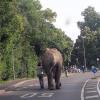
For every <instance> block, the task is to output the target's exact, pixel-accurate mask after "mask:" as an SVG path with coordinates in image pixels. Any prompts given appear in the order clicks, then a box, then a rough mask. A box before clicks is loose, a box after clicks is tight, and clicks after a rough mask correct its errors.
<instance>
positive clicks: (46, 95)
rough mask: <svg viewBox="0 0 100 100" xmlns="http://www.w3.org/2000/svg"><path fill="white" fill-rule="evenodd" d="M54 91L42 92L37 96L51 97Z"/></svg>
mask: <svg viewBox="0 0 100 100" xmlns="http://www.w3.org/2000/svg"><path fill="white" fill-rule="evenodd" d="M53 94H54V93H43V94H41V95H40V96H38V97H52V96H53Z"/></svg>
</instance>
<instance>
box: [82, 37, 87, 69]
mask: <svg viewBox="0 0 100 100" xmlns="http://www.w3.org/2000/svg"><path fill="white" fill-rule="evenodd" d="M82 39H83V54H84V67H85V68H86V56H85V45H84V39H85V36H82Z"/></svg>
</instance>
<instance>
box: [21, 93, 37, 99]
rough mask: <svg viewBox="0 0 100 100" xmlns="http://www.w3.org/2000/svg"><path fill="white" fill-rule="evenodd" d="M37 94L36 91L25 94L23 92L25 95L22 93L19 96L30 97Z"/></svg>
mask: <svg viewBox="0 0 100 100" xmlns="http://www.w3.org/2000/svg"><path fill="white" fill-rule="evenodd" d="M36 95H37V93H27V94H25V95H22V96H20V97H21V98H31V97H34V96H36Z"/></svg>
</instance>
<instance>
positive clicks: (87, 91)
mask: <svg viewBox="0 0 100 100" xmlns="http://www.w3.org/2000/svg"><path fill="white" fill-rule="evenodd" d="M96 92H97V91H86V93H96Z"/></svg>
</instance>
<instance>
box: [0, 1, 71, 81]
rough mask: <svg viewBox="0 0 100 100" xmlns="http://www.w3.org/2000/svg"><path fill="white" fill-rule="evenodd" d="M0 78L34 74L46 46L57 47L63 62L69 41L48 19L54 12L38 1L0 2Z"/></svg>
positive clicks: (52, 16) (68, 53)
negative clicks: (44, 7) (43, 7)
mask: <svg viewBox="0 0 100 100" xmlns="http://www.w3.org/2000/svg"><path fill="white" fill-rule="evenodd" d="M0 7H1V8H0V79H2V80H7V79H11V78H14V75H15V77H16V78H23V77H35V75H36V66H37V62H38V58H39V57H40V56H41V54H42V53H43V50H44V49H45V48H46V47H54V48H57V49H59V50H60V51H61V52H62V54H63V56H64V62H66V61H68V60H69V58H70V52H71V50H72V45H73V42H72V41H71V39H70V38H69V37H67V36H66V35H65V33H64V32H63V31H62V30H61V29H57V28H56V27H55V26H54V25H53V24H52V22H54V21H55V20H56V13H55V12H53V11H52V10H51V9H49V8H47V9H45V10H43V9H42V6H41V4H40V2H39V1H38V0H12V1H11V2H6V1H0Z"/></svg>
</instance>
